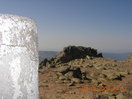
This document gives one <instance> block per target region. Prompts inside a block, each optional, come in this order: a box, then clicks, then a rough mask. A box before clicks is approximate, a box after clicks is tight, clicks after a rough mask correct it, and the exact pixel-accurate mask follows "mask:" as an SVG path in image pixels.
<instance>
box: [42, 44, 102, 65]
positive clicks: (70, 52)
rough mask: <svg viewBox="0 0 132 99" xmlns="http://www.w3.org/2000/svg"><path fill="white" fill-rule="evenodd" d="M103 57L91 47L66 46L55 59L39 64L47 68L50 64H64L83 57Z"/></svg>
mask: <svg viewBox="0 0 132 99" xmlns="http://www.w3.org/2000/svg"><path fill="white" fill-rule="evenodd" d="M88 56H89V57H103V56H102V53H98V52H97V50H96V49H93V48H91V47H83V46H68V47H65V48H64V49H63V51H61V52H60V53H59V54H58V55H57V56H56V57H54V58H52V59H50V60H47V59H44V61H42V62H41V63H40V66H41V67H42V66H47V65H49V64H50V65H52V64H54V65H55V64H59V63H66V62H70V61H71V60H75V59H80V58H85V57H88Z"/></svg>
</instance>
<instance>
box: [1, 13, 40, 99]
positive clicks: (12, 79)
mask: <svg viewBox="0 0 132 99" xmlns="http://www.w3.org/2000/svg"><path fill="white" fill-rule="evenodd" d="M37 43H38V41H37V28H36V24H35V23H34V21H33V20H32V19H29V18H26V17H19V16H14V15H0V99H38V64H39V62H38V44H37Z"/></svg>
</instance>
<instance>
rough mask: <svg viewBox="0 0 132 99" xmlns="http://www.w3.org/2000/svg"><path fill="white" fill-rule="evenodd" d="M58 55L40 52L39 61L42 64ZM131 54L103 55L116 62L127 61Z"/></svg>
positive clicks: (50, 52) (53, 52) (52, 52)
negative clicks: (46, 59) (44, 60)
mask: <svg viewBox="0 0 132 99" xmlns="http://www.w3.org/2000/svg"><path fill="white" fill-rule="evenodd" d="M57 54H58V52H57V51H39V61H40V62H41V61H42V60H43V59H45V58H48V59H49V58H52V57H54V56H56V55H57ZM129 55H132V52H130V53H103V57H105V58H112V59H115V60H126V59H127V57H128V56H129Z"/></svg>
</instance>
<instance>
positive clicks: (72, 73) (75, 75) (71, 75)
mask: <svg viewBox="0 0 132 99" xmlns="http://www.w3.org/2000/svg"><path fill="white" fill-rule="evenodd" d="M57 75H58V78H59V79H60V80H62V81H64V82H74V83H81V80H88V78H87V77H86V76H85V75H84V73H82V72H81V69H80V68H79V67H73V66H62V67H58V69H57Z"/></svg>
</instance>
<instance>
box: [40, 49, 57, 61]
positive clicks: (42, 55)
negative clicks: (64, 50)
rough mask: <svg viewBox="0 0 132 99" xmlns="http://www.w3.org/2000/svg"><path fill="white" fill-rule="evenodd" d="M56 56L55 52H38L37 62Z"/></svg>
mask: <svg viewBox="0 0 132 99" xmlns="http://www.w3.org/2000/svg"><path fill="white" fill-rule="evenodd" d="M57 54H58V52H57V51H39V62H41V61H42V60H44V59H45V58H48V59H49V58H52V57H54V56H56V55H57Z"/></svg>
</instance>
